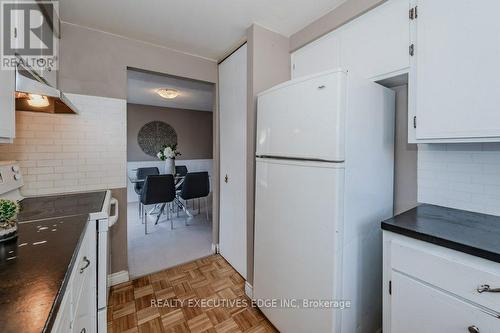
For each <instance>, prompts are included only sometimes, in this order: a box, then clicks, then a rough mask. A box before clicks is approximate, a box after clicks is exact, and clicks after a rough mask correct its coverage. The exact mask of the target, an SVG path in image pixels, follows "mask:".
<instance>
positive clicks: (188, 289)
mask: <svg viewBox="0 0 500 333" xmlns="http://www.w3.org/2000/svg"><path fill="white" fill-rule="evenodd" d="M197 300H206V301H208V302H210V301H211V302H212V303H208V304H198V303H196V302H197ZM222 300H224V301H222ZM152 301H153V302H155V303H153V304H152ZM217 301H219V302H226V303H219V305H223V306H215V303H216V302H217ZM229 302H231V303H229ZM154 304H156V305H158V306H154ZM108 332H109V333H124V332H126V333H136V332H137V333H174V332H179V333H180V332H192V333H197V332H215V333H230V332H234V333H237V332H245V333H266V332H278V331H277V330H276V329H275V328H274V327H273V326H272V325H271V324H270V323H269V322H268V321H267V319H266V318H265V317H264V315H263V314H262V313H261V312H260V311H259V310H258V309H257V308H254V307H252V306H251V305H250V300H249V299H248V298H247V296H246V295H245V292H244V280H243V278H242V277H241V276H240V275H239V274H238V273H237V272H236V271H235V270H234V268H232V267H231V266H230V265H229V264H228V263H227V262H226V261H225V260H224V259H223V258H222V257H221V256H220V255H212V256H209V257H205V258H202V259H198V260H195V261H192V262H190V263H187V264H183V265H180V266H176V267H173V268H170V269H167V270H164V271H161V272H157V273H154V274H150V275H146V276H144V277H141V278H138V279H135V280H133V281H130V282H126V283H122V284H120V285H117V286H114V287H112V288H111V295H110V306H109V310H108Z"/></svg>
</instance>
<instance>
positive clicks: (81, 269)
mask: <svg viewBox="0 0 500 333" xmlns="http://www.w3.org/2000/svg"><path fill="white" fill-rule="evenodd" d="M83 261H85V266H83V267H82V268H80V274H82V273H83V272H84V271H85V270H86V269H87V268H88V267H89V266H90V260H88V259H87V257H83Z"/></svg>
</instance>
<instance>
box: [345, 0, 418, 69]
mask: <svg viewBox="0 0 500 333" xmlns="http://www.w3.org/2000/svg"><path fill="white" fill-rule="evenodd" d="M409 8H410V4H409V0H390V1H388V2H386V3H384V4H382V5H380V6H379V7H377V8H375V9H373V10H371V11H370V12H368V13H366V14H364V15H363V16H361V17H359V18H357V19H356V20H354V21H353V22H350V23H348V24H347V25H345V26H344V27H342V28H341V36H342V37H341V38H342V39H341V44H342V46H341V56H340V59H341V66H342V68H344V69H346V70H349V71H353V72H355V73H358V75H360V76H362V77H365V78H385V77H389V76H391V73H396V72H398V71H402V70H405V69H408V67H409V66H410V54H409V50H408V47H409V45H410V20H409V17H408V10H409Z"/></svg>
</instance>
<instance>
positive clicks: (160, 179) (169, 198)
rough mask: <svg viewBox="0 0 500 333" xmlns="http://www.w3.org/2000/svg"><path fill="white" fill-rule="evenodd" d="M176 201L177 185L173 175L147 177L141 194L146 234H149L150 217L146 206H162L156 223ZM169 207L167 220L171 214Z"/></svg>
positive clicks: (171, 223) (171, 225)
mask: <svg viewBox="0 0 500 333" xmlns="http://www.w3.org/2000/svg"><path fill="white" fill-rule="evenodd" d="M174 199H175V183H174V176H173V175H151V176H147V177H146V181H145V182H144V187H143V188H142V192H141V200H140V203H141V204H142V205H143V207H144V208H143V215H142V218H143V220H144V234H147V233H148V217H147V213H146V209H145V206H147V205H156V204H162V207H161V209H160V212H159V215H158V217H157V219H156V223H155V224H157V223H158V220H159V218H160V216H161V215H162V214H163V212H164V211H165V206H169V205H170V203H172V202H173V201H174ZM169 208H170V207H167V219H168V217H169V213H170V209H169ZM173 228H174V224H173V218H172V217H171V216H170V229H173Z"/></svg>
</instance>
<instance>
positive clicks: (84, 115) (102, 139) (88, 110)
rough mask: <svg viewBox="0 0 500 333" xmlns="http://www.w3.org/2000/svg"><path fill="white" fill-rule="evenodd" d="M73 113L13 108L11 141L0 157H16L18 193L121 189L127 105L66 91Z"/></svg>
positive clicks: (125, 147)
mask: <svg viewBox="0 0 500 333" xmlns="http://www.w3.org/2000/svg"><path fill="white" fill-rule="evenodd" d="M67 97H68V98H69V99H70V100H71V102H72V103H73V104H74V105H75V106H76V107H77V108H78V110H79V111H80V113H79V114H77V115H70V114H47V113H37V112H16V139H15V140H14V143H13V144H5V145H0V160H17V161H19V164H20V166H21V171H22V173H23V176H24V183H25V185H24V186H23V188H22V193H23V195H40V194H50V193H62V192H74V191H87V190H96V189H108V188H122V187H126V166H127V161H126V160H127V133H126V125H127V106H126V101H125V100H121V99H115V98H104V97H96V96H86V95H75V94H68V95H67Z"/></svg>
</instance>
